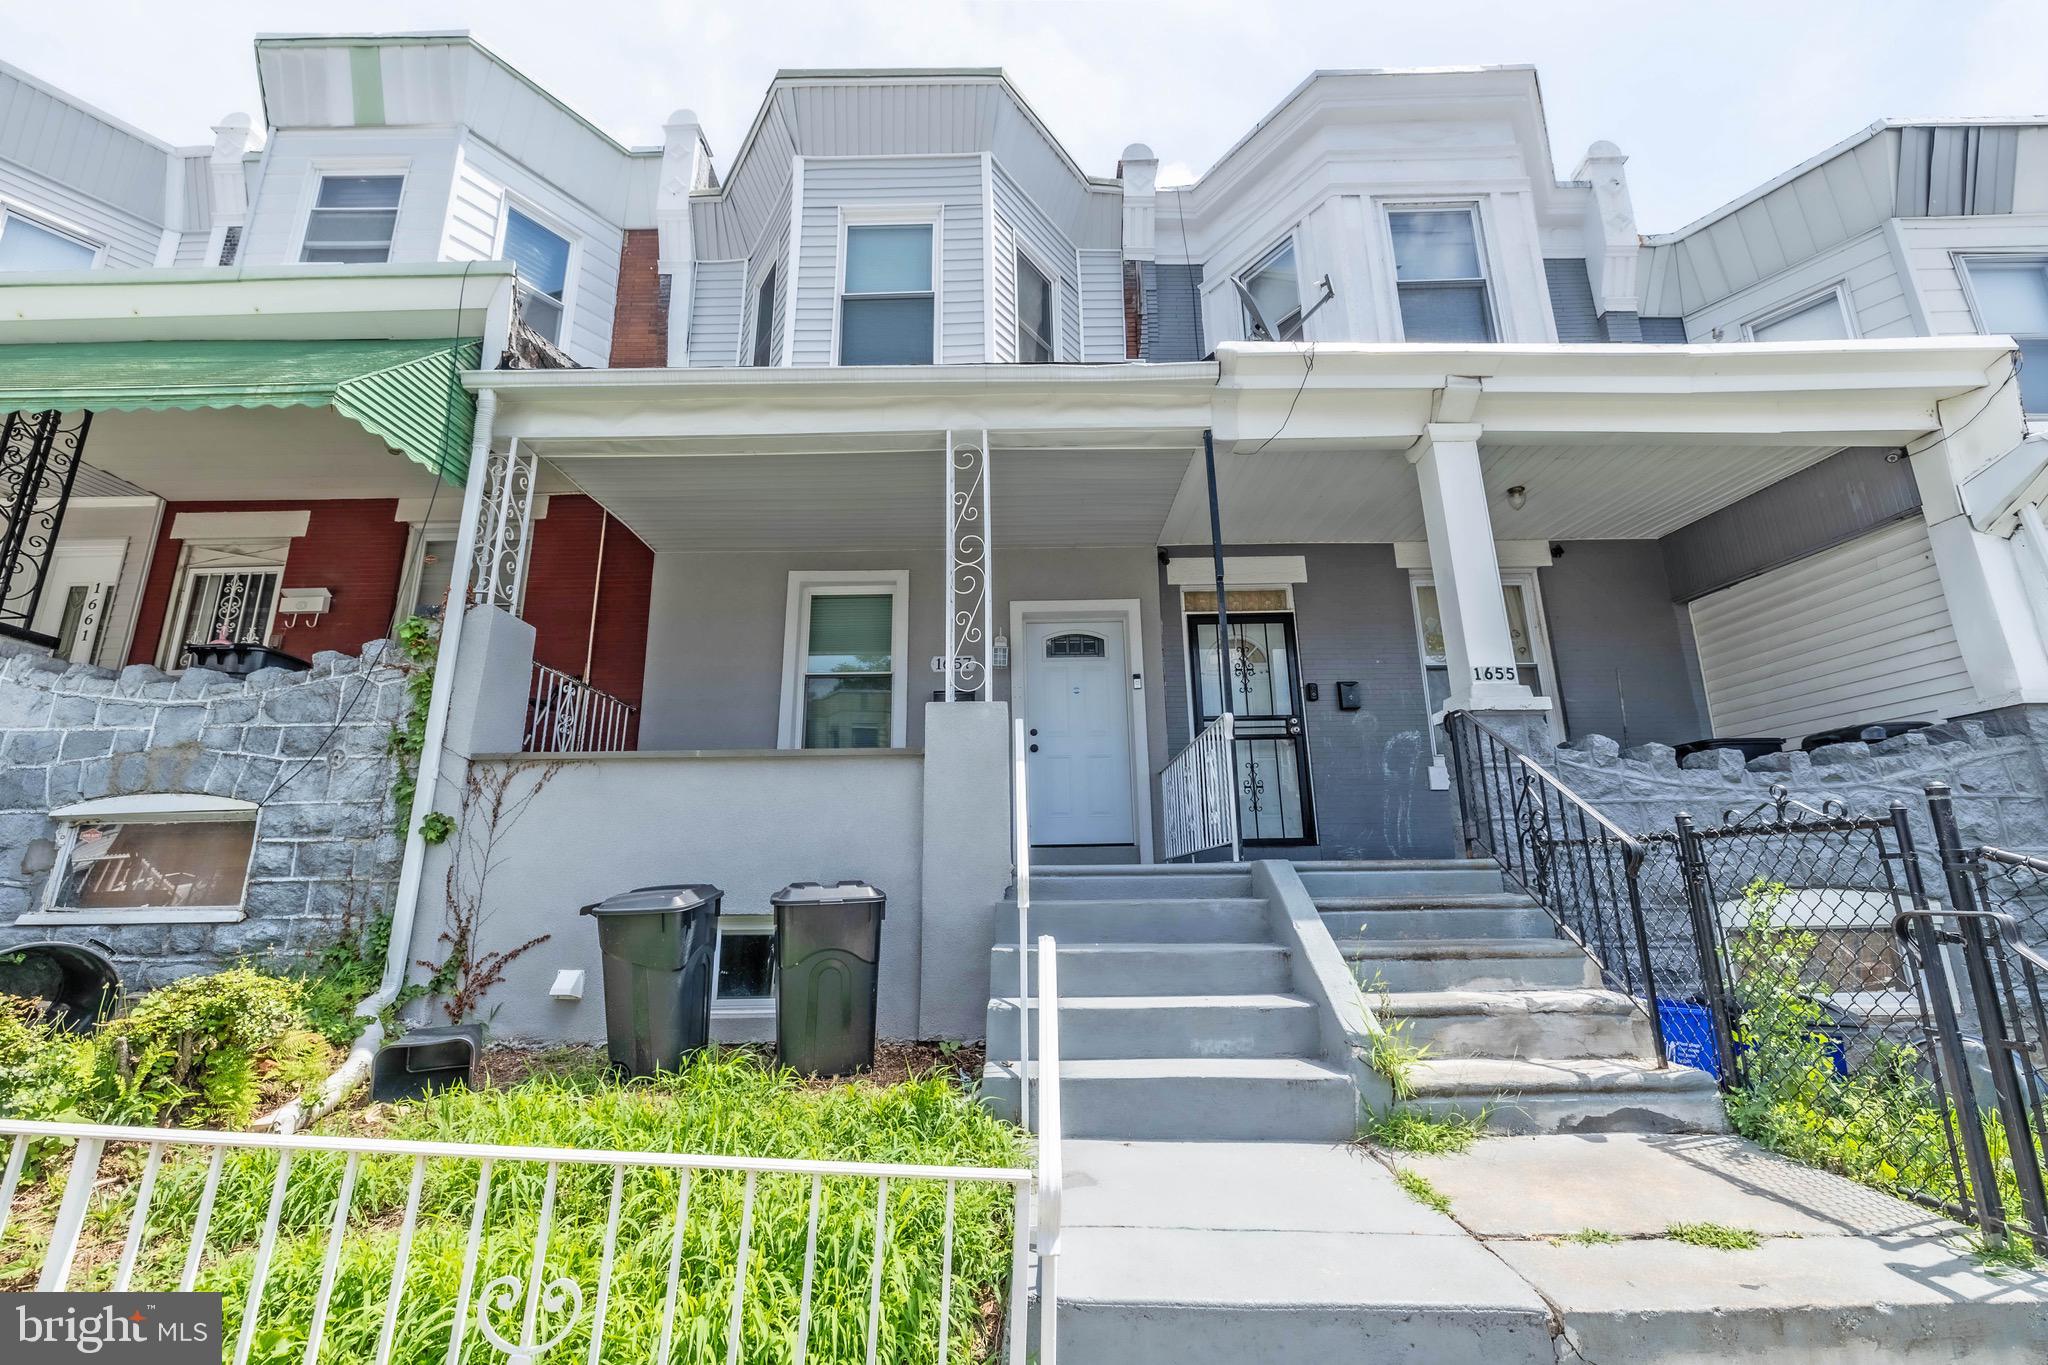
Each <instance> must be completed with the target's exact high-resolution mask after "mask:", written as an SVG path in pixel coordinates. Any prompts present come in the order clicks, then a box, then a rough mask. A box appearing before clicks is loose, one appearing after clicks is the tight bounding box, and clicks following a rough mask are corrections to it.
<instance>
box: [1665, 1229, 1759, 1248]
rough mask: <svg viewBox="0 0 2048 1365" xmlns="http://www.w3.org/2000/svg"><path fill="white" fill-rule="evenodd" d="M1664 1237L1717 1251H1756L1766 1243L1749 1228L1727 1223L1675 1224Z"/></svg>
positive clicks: (1666, 1231)
mask: <svg viewBox="0 0 2048 1365" xmlns="http://www.w3.org/2000/svg"><path fill="white" fill-rule="evenodd" d="M1664 1235H1665V1236H1666V1237H1667V1238H1669V1239H1670V1240H1671V1241H1674V1242H1684V1243H1685V1244H1686V1245H1688V1246H1696V1247H1711V1248H1713V1249H1714V1250H1716V1251H1755V1250H1756V1249H1757V1248H1758V1247H1760V1246H1762V1245H1763V1243H1764V1239H1763V1238H1762V1237H1760V1236H1758V1235H1757V1234H1756V1233H1754V1232H1751V1231H1750V1230H1749V1229H1748V1228H1732V1227H1729V1226H1728V1225H1727V1224H1725V1223H1673V1224H1672V1225H1671V1226H1670V1227H1668V1228H1665V1229H1664Z"/></svg>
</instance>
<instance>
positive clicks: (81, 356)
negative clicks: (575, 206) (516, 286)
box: [0, 339, 482, 485]
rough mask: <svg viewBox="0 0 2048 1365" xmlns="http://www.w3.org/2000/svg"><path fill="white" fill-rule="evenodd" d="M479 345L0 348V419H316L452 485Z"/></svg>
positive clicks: (463, 472) (465, 466)
mask: <svg viewBox="0 0 2048 1365" xmlns="http://www.w3.org/2000/svg"><path fill="white" fill-rule="evenodd" d="M481 350H482V343H481V342H478V341H474V340H468V341H465V340H461V339H444V340H436V341H67V342H48V343H41V344H31V345H23V346H0V412H41V411H47V410H49V409H51V408H60V409H64V410H67V411H69V410H73V409H78V408H85V409H88V410H91V411H95V412H104V411H123V412H137V411H157V410H164V409H175V408H295V407H305V408H324V407H331V408H333V409H334V410H335V411H336V412H338V413H340V414H341V415H342V416H343V417H346V418H348V419H349V420H350V421H352V422H354V423H356V425H358V426H360V427H362V428H363V430H365V431H367V432H369V433H370V434H371V435H372V436H375V437H377V438H378V439H379V440H381V441H383V442H384V444H385V445H387V446H389V447H390V448H391V449H393V450H395V451H397V452H399V453H400V454H402V455H404V456H405V457H406V458H407V459H409V460H412V461H415V462H416V463H418V464H422V465H425V466H426V467H427V468H428V469H431V470H433V471H434V472H435V473H437V474H439V475H440V476H441V477H442V478H444V479H446V480H448V481H449V482H450V483H453V484H457V485H460V484H461V483H462V482H463V481H464V479H465V478H467V477H468V473H469V440H470V428H471V426H472V424H473V422H474V420H475V415H476V405H475V401H474V400H473V399H472V398H471V397H470V395H469V394H468V393H466V392H465V391H464V390H463V387H462V372H463V371H464V370H473V369H475V368H477V360H478V356H479V354H480V352H481Z"/></svg>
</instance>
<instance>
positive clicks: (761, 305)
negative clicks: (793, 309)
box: [754, 265, 775, 366]
mask: <svg viewBox="0 0 2048 1365" xmlns="http://www.w3.org/2000/svg"><path fill="white" fill-rule="evenodd" d="M774 342H775V267H774V266H772V265H771V266H769V267H768V270H767V273H765V274H764V275H762V276H761V287H760V288H759V289H756V290H755V291H754V363H755V364H756V365H761V366H767V365H773V364H774V363H775V350H774Z"/></svg>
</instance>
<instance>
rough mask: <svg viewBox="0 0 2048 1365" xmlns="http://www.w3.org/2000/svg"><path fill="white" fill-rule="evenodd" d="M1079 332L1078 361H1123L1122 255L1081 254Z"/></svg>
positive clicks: (1116, 252) (1113, 252)
mask: <svg viewBox="0 0 2048 1365" xmlns="http://www.w3.org/2000/svg"><path fill="white" fill-rule="evenodd" d="M1081 329H1082V335H1081V359H1083V360H1096V361H1101V360H1122V359H1123V358H1124V258H1123V253H1122V252H1120V251H1083V252H1082V253H1081Z"/></svg>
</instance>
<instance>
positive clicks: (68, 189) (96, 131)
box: [0, 70, 170, 268]
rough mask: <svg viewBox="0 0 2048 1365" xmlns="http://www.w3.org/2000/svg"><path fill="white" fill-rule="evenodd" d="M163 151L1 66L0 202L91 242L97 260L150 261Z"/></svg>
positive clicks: (159, 209) (158, 236)
mask: <svg viewBox="0 0 2048 1365" xmlns="http://www.w3.org/2000/svg"><path fill="white" fill-rule="evenodd" d="M169 157H170V153H169V152H168V151H166V150H165V149H164V148H162V147H160V146H155V145H152V144H151V143H150V142H148V141H146V140H144V139H143V138H141V137H138V136H136V135H135V134H134V133H132V132H129V131H128V130H126V129H124V128H121V127H119V126H117V125H115V124H113V123H110V122H108V121H107V120H105V119H103V118H101V117H99V116H97V115H95V114H92V113H90V112H88V111H87V110H84V109H80V108H79V107H78V106H76V105H74V104H71V103H69V102H67V101H65V100H63V99H60V98H58V97H57V96H56V95H54V94H53V93H51V92H50V91H49V90H46V89H44V88H43V87H42V86H40V85H38V84H36V83H35V82H34V81H32V80H28V79H24V78H22V77H20V76H17V75H15V74H14V73H12V72H9V71H6V70H0V202H8V203H12V204H13V205H15V206H16V207H19V208H23V209H26V210H28V211H29V213H31V214H32V215H35V216H39V217H43V218H47V219H48V220H49V221H50V222H52V223H54V224H56V225H57V226H60V227H63V228H65V229H67V230H69V231H75V232H77V233H78V234H79V235H81V236H83V237H86V238H89V239H90V240H92V241H95V242H103V243H105V244H106V254H105V256H104V257H103V259H102V264H104V265H107V266H112V267H116V268H136V267H143V266H148V265H152V264H154V263H155V261H156V253H157V246H158V244H159V243H160V242H161V240H162V236H163V228H164V226H165V224H164V217H165V207H164V184H165V175H166V169H167V165H168V160H169Z"/></svg>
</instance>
